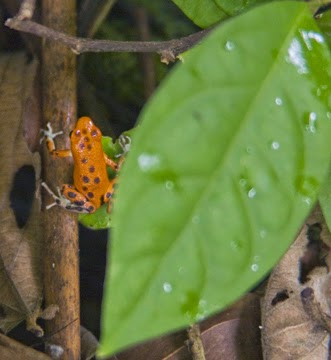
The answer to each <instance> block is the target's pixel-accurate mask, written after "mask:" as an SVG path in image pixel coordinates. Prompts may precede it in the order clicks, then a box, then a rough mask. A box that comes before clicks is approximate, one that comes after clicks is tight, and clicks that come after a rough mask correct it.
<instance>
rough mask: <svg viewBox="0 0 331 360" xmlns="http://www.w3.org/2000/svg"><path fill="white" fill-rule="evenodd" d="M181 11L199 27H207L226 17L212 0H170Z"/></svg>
mask: <svg viewBox="0 0 331 360" xmlns="http://www.w3.org/2000/svg"><path fill="white" fill-rule="evenodd" d="M172 1H173V2H174V3H175V4H176V5H177V6H178V7H179V8H180V9H181V10H182V11H183V13H184V14H185V15H186V16H187V17H188V18H190V19H191V20H192V21H193V22H194V23H195V24H196V25H198V26H200V27H201V28H207V27H209V26H211V25H214V24H216V23H217V22H219V21H220V20H222V19H225V18H226V17H227V14H226V13H225V12H224V11H223V10H222V9H221V8H220V7H219V6H217V5H216V4H215V1H214V0H195V1H192V0H172Z"/></svg>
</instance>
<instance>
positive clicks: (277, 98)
mask: <svg viewBox="0 0 331 360" xmlns="http://www.w3.org/2000/svg"><path fill="white" fill-rule="evenodd" d="M275 104H276V105H278V106H282V105H283V100H282V99H281V98H280V97H276V99H275Z"/></svg>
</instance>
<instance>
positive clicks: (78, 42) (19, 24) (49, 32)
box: [5, 16, 210, 62]
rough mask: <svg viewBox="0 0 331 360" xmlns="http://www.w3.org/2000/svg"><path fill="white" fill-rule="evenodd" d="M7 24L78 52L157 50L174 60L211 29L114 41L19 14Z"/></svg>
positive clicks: (165, 60) (6, 23) (165, 58)
mask: <svg viewBox="0 0 331 360" xmlns="http://www.w3.org/2000/svg"><path fill="white" fill-rule="evenodd" d="M5 25H6V26H8V27H10V28H11V29H15V30H20V31H23V32H26V33H30V34H34V35H37V36H40V37H42V38H45V39H49V40H53V41H58V42H61V43H63V44H65V45H67V46H69V47H70V49H71V50H72V51H73V52H74V53H76V54H81V53H85V52H156V53H159V54H161V56H162V57H163V59H164V62H169V61H172V60H173V59H174V58H176V57H177V56H178V55H179V54H181V53H182V52H184V51H186V50H188V49H190V48H191V47H193V46H194V45H196V44H197V43H198V42H199V41H200V40H201V39H202V38H203V37H204V36H205V35H206V34H207V33H208V32H209V31H210V29H205V30H201V31H199V32H196V33H193V34H191V35H188V36H184V37H182V38H179V39H173V40H168V41H113V40H91V39H84V38H79V37H74V36H70V35H67V34H65V33H63V32H60V31H56V30H53V29H51V28H49V27H47V26H44V25H40V24H38V23H36V22H34V21H30V20H22V19H20V18H19V17H17V16H15V17H13V18H11V19H8V20H7V21H6V22H5Z"/></svg>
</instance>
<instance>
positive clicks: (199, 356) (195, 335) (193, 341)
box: [187, 324, 206, 360]
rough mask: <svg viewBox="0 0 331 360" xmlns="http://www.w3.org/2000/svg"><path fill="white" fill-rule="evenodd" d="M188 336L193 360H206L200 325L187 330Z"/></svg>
mask: <svg viewBox="0 0 331 360" xmlns="http://www.w3.org/2000/svg"><path fill="white" fill-rule="evenodd" d="M187 334H188V345H189V347H190V350H191V354H192V358H193V360H206V358H205V351H204V349H203V344H202V340H201V334H200V327H199V325H198V324H194V325H192V326H190V327H189V328H188V330H187Z"/></svg>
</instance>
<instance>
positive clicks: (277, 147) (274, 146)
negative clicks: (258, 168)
mask: <svg viewBox="0 0 331 360" xmlns="http://www.w3.org/2000/svg"><path fill="white" fill-rule="evenodd" d="M279 148H280V143H279V142H278V141H273V142H272V143H271V149H272V150H278V149H279Z"/></svg>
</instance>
